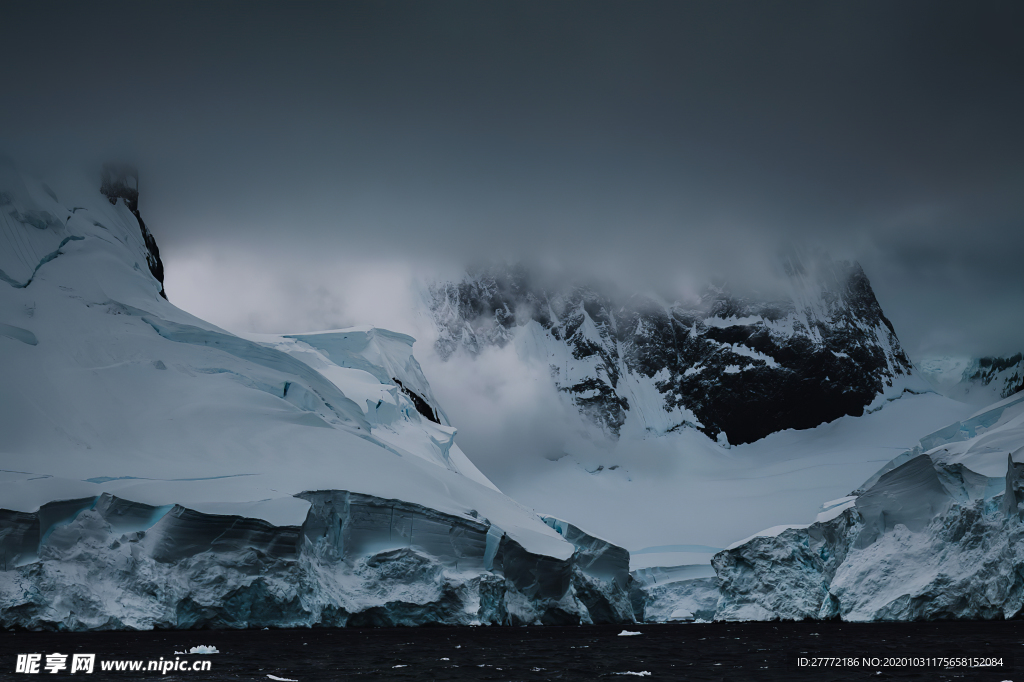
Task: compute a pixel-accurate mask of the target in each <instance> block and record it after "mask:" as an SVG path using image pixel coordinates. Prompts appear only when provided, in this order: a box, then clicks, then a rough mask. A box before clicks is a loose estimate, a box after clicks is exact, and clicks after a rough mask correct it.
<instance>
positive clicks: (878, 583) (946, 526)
mask: <svg viewBox="0 0 1024 682" xmlns="http://www.w3.org/2000/svg"><path fill="white" fill-rule="evenodd" d="M1021 459H1024V395H1020V394H1018V395H1014V396H1011V397H1009V398H1006V399H1004V400H1002V401H1000V402H998V403H995V404H994V405H991V406H989V407H987V408H985V409H983V410H981V411H980V412H977V413H975V414H973V415H971V416H970V417H969V418H967V419H963V420H960V421H957V422H955V423H953V424H951V425H949V426H947V427H946V428H943V429H940V430H939V431H936V432H934V433H932V434H930V435H928V436H925V437H924V438H922V439H921V440H920V443H919V444H918V445H917V446H915V447H914V448H912V449H910V450H908V451H907V452H904V453H902V454H900V455H899V456H897V457H896V458H894V459H893V460H892V461H890V462H889V463H888V464H886V465H885V466H884V467H883V468H882V469H881V470H879V471H878V472H877V473H876V474H875V475H874V476H872V477H871V478H869V479H868V480H867V481H866V482H865V483H864V484H863V485H861V486H860V487H859V488H858V489H857V490H855V491H853V492H852V493H851V494H850V495H849V496H847V497H844V498H840V499H836V500H834V501H832V502H830V503H827V504H826V505H825V507H826V509H825V510H824V511H823V512H822V513H821V514H820V515H819V516H818V519H817V521H816V522H814V523H812V524H810V525H800V526H788V527H787V526H779V527H775V528H771V529H769V530H767V531H765V532H763V533H759V534H757V535H756V536H755V537H752V538H749V539H748V540H746V541H742V542H738V543H735V545H734V546H732V547H730V548H728V549H727V550H726V551H724V552H721V553H720V554H718V555H716V556H715V558H714V561H713V564H714V568H715V571H716V572H717V577H718V580H719V586H720V588H721V599H720V600H719V602H718V605H717V611H716V618H719V619H724V620H763V619H776V618H782V619H803V618H832V617H837V616H838V617H840V618H842V619H844V620H854V621H870V620H923V619H948V618H968V619H990V618H997V619H998V618H1014V617H1019V616H1020V615H1021V613H1022V612H1024V578H1022V575H1024V524H1022V519H1024V507H1022V502H1024V490H1022V486H1024V484H1022V480H1024V463H1021V462H1020V460H1021Z"/></svg>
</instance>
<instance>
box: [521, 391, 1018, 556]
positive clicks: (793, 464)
mask: <svg viewBox="0 0 1024 682" xmlns="http://www.w3.org/2000/svg"><path fill="white" fill-rule="evenodd" d="M971 409H972V408H971V407H969V406H966V405H964V404H963V403H959V402H957V401H954V400H950V399H948V398H944V397H942V396H940V395H937V394H935V393H929V394H924V395H912V394H909V393H905V394H903V396H902V397H900V398H898V399H894V400H891V401H887V402H884V403H883V406H882V409H879V410H877V411H875V412H873V413H871V414H865V415H864V416H862V417H842V418H840V419H837V420H836V421H834V422H831V423H828V424H822V425H820V426H818V427H815V428H813V429H807V430H800V431H797V430H787V431H782V432H778V433H774V434H771V435H769V436H768V437H766V438H764V439H762V440H760V441H757V442H755V443H750V444H746V445H738V446H731V447H730V448H725V447H722V446H721V445H719V444H716V443H715V442H713V441H711V440H710V439H708V438H707V437H706V436H704V435H703V434H702V433H700V432H699V431H697V430H696V429H690V428H686V429H680V430H678V431H677V432H674V433H667V434H663V435H652V434H651V433H650V432H648V431H646V430H645V429H644V428H642V427H641V428H639V429H636V430H635V431H630V422H629V421H627V424H626V425H625V426H624V427H623V436H622V437H621V438H620V439H619V440H618V442H614V443H610V442H608V441H607V440H606V439H602V438H599V437H585V436H580V437H578V438H576V439H575V440H570V441H569V442H568V444H567V447H566V452H565V454H564V456H562V457H561V458H559V459H557V460H554V461H552V460H551V459H546V458H542V457H537V458H536V464H535V465H533V466H534V468H533V470H532V472H531V475H528V476H527V475H524V476H521V477H516V478H511V479H510V480H508V481H505V482H503V484H502V489H503V490H504V491H505V492H506V493H507V494H509V495H511V496H512V497H514V498H515V499H517V500H519V501H520V502H522V503H524V504H526V505H528V506H530V507H533V508H536V509H539V510H542V511H543V512H544V513H548V514H551V515H553V516H557V517H559V518H563V519H567V520H569V521H572V520H573V519H583V520H585V525H586V527H587V529H588V530H589V531H590V532H592V533H593V534H595V535H597V536H599V537H602V538H605V539H607V540H609V541H610V542H613V543H615V544H617V545H620V546H623V547H626V548H627V549H630V550H639V549H642V548H644V547H651V546H656V545H668V544H680V545H683V544H701V545H709V546H711V547H726V546H728V545H730V544H732V543H734V542H735V541H737V540H739V539H741V538H746V537H750V536H752V535H754V534H755V533H758V532H759V531H761V530H762V529H763V528H765V527H770V526H779V525H787V524H794V523H799V522H801V521H803V522H805V523H806V522H807V521H811V520H813V519H814V518H815V516H816V515H817V514H818V513H821V512H822V511H823V510H822V508H821V500H822V499H830V498H833V499H834V498H841V497H845V496H847V495H848V494H849V493H850V492H851V491H852V490H854V489H855V488H856V487H857V486H858V485H860V484H861V483H862V482H863V481H864V480H865V479H866V478H868V477H869V476H870V475H872V474H873V473H874V472H876V471H877V470H878V468H879V467H880V466H882V465H884V464H885V463H886V462H888V461H890V460H891V459H892V458H893V457H894V456H895V455H897V454H899V453H901V452H904V451H906V450H909V449H910V448H912V447H913V446H914V445H915V444H916V443H917V442H918V439H919V438H920V436H921V434H922V433H927V432H929V431H933V430H935V429H937V428H939V427H941V426H945V425H947V424H948V423H950V422H951V421H954V420H958V419H962V418H964V417H966V416H967V415H968V414H969V413H970V411H971ZM632 414H633V411H631V416H632ZM631 434H632V435H631ZM1004 465H1005V462H1004ZM665 554H667V555H671V554H673V552H666V553H665ZM682 554H683V556H678V557H675V558H673V557H671V556H664V557H659V558H658V559H656V560H652V559H650V558H648V556H647V555H646V554H634V555H631V558H630V567H631V569H637V568H645V567H649V566H652V565H678V564H680V563H691V562H696V561H695V560H697V561H700V562H701V563H705V562H707V561H708V560H709V559H710V556H711V554H710V553H709V554H705V555H703V556H689V554H692V553H687V552H684V553H682ZM652 561H656V562H657V563H652ZM668 562H672V563H668Z"/></svg>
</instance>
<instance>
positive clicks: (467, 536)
mask: <svg viewBox="0 0 1024 682" xmlns="http://www.w3.org/2000/svg"><path fill="white" fill-rule="evenodd" d="M98 187H99V182H98V179H97V180H95V181H94V180H93V179H82V180H81V181H77V182H70V183H65V184H64V185H61V186H58V187H56V189H52V188H51V187H49V186H47V185H44V184H42V183H39V182H36V181H33V180H31V179H26V178H24V177H22V176H21V175H20V174H19V173H18V172H17V171H16V170H15V169H13V168H12V167H11V166H10V165H9V164H8V165H7V166H5V167H4V172H3V174H0V204H2V205H0V280H2V282H0V375H2V376H3V377H4V382H3V385H2V387H0V434H2V435H0V469H2V472H0V544H2V567H3V570H2V571H0V610H2V612H3V614H4V615H3V617H2V619H0V620H2V624H3V625H5V626H10V625H14V624H19V625H25V626H29V627H61V628H69V629H75V628H95V627H153V626H169V627H176V626H188V627H191V626H197V625H204V624H205V625H214V626H218V625H228V626H246V625H249V626H253V625H259V624H276V625H295V624H306V625H308V624H310V623H314V622H331V623H337V624H344V623H346V622H363V621H358V618H357V616H358V617H361V618H363V619H364V621H365V622H406V623H416V622H431V621H447V622H534V621H537V622H541V621H543V622H551V621H559V622H561V621H562V620H566V621H568V622H573V621H575V622H578V621H579V620H580V619H582V620H589V619H590V615H589V613H588V610H587V607H586V606H585V605H584V603H583V602H582V601H580V600H579V599H577V598H576V596H575V594H576V593H575V587H574V585H575V582H574V581H576V582H578V580H577V579H576V577H574V576H576V575H577V574H580V571H581V570H582V569H579V567H577V566H576V565H575V563H574V560H573V556H574V553H575V552H576V548H575V547H574V545H573V544H572V543H571V542H569V541H567V540H566V539H564V538H563V537H562V536H560V535H559V534H558V533H557V532H556V531H555V530H553V529H552V528H550V527H549V526H548V525H546V524H545V523H544V522H543V521H542V520H541V519H539V518H538V517H537V516H536V515H535V514H534V513H533V512H531V511H530V510H528V509H526V508H525V507H523V506H521V505H519V504H517V503H516V502H514V501H512V500H511V499H509V498H508V497H506V496H505V495H503V494H501V493H500V492H499V491H498V490H497V489H496V488H495V487H494V485H493V484H491V483H490V481H488V480H487V479H486V478H485V477H484V476H483V475H482V474H481V473H480V472H479V471H478V470H477V469H476V467H474V466H473V465H472V463H471V462H470V461H469V459H468V458H467V457H466V456H465V455H464V454H463V453H462V452H461V450H460V449H459V448H458V446H457V445H456V444H455V443H454V436H455V433H456V430H455V429H454V428H453V427H452V426H451V425H450V424H449V423H448V421H447V417H446V416H445V415H444V411H443V409H441V407H440V406H439V405H438V404H437V403H436V400H435V399H434V397H433V395H432V393H431V391H430V387H429V385H428V384H427V381H426V379H425V377H424V376H423V374H422V372H421V371H420V368H419V365H418V364H417V363H416V361H415V359H414V358H413V356H412V343H413V339H412V338H410V337H407V336H403V335H400V334H394V333H392V332H387V331H384V330H378V329H373V328H359V329H349V330H337V331H332V332H323V333H315V334H298V335H291V336H278V337H252V338H242V337H239V336H235V335H232V334H229V333H227V332H225V331H223V330H221V329H218V328H217V327H215V326H213V325H210V324H208V323H206V322H204V321H203V320H200V319H197V318H195V317H193V316H191V315H189V314H188V313H185V312H183V311H181V310H179V309H177V308H175V307H174V306H173V305H171V304H170V303H169V302H168V301H167V300H166V299H165V298H163V297H162V295H161V292H162V286H161V284H160V282H158V281H157V280H156V279H155V278H154V275H153V262H154V252H153V250H152V249H151V248H150V247H149V245H148V244H147V239H146V237H147V236H148V232H146V231H144V230H143V229H142V225H141V224H140V219H139V217H138V215H137V205H133V206H132V207H129V206H128V205H126V203H128V202H127V201H126V199H125V198H124V197H122V196H114V197H113V202H114V203H111V201H110V200H108V198H107V197H105V196H103V195H101V194H100V193H99V192H98V191H97V188H98ZM132 208H135V209H136V210H135V211H133V210H131V209H132ZM149 241H152V238H151V237H150V238H149ZM154 244H155V242H154ZM170 293H171V296H172V297H173V292H170ZM583 573H585V571H584V572H583ZM601 584H602V585H603V583H601ZM156 585H158V586H159V589H157V588H156V587H154V586H156ZM606 587H607V586H606ZM593 589H596V588H593ZM602 589H603V588H602ZM607 589H608V591H609V593H611V592H615V591H616V590H618V589H619V588H617V587H615V586H610V587H607ZM232 600H235V601H232ZM236 602H237V603H236ZM261 604H262V606H260V605H261ZM396 604H397V605H399V606H394V605H396ZM359 614H363V615H362V616H359ZM354 619H355V620H354Z"/></svg>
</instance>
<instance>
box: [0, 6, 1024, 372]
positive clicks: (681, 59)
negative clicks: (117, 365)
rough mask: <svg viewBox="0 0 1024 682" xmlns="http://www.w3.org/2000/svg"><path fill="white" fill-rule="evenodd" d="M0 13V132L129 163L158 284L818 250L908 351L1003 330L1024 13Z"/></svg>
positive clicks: (1013, 338)
mask: <svg viewBox="0 0 1024 682" xmlns="http://www.w3.org/2000/svg"><path fill="white" fill-rule="evenodd" d="M3 23H4V28H3V31H2V33H3V39H2V41H0V56H2V63H3V64H5V73H4V82H3V86H2V92H3V98H4V105H3V107H2V108H0V142H2V146H4V147H6V148H7V149H8V150H10V151H11V152H12V153H14V154H15V155H19V154H21V155H22V156H26V155H27V156H32V157H33V158H42V157H44V156H46V155H47V154H48V155H49V156H50V157H52V158H61V157H68V156H70V157H73V158H76V159H85V160H87V163H89V164H93V163H96V161H95V159H98V158H102V157H107V156H111V155H116V156H121V157H129V158H131V159H134V160H135V161H136V162H137V163H139V164H140V165H141V166H142V169H143V170H142V173H143V175H142V177H143V197H142V209H143V211H144V213H145V214H146V216H147V222H148V223H150V224H151V225H152V227H153V229H154V230H155V232H156V234H157V237H158V239H159V240H160V242H161V245H162V247H163V249H164V252H165V253H166V254H167V260H168V269H169V272H173V271H174V268H175V259H176V258H177V259H179V260H184V259H185V258H186V257H188V256H189V254H195V253H199V252H204V253H207V254H209V253H218V252H233V253H236V254H238V253H246V254H249V255H250V256H251V257H252V258H253V259H254V260H253V267H254V268H256V267H264V266H266V264H267V263H277V264H278V265H281V266H286V267H290V268H301V265H300V264H301V263H303V262H304V261H306V260H308V259H311V258H317V259H320V260H332V259H333V261H334V262H337V263H338V264H345V263H349V262H351V261H352V260H353V259H355V260H359V259H360V258H365V257H366V254H374V253H376V254H389V257H391V258H393V259H397V261H404V262H412V261H415V262H418V263H419V264H420V265H422V264H424V263H431V262H436V263H442V262H443V263H444V264H445V266H446V267H451V266H453V264H454V265H457V264H460V263H463V262H466V261H468V260H471V259H475V258H481V257H491V258H519V257H523V256H532V257H536V258H540V259H542V260H543V259H545V258H546V259H548V260H549V261H553V262H556V263H558V264H559V267H563V268H566V269H569V270H576V271H583V272H586V271H595V270H596V271H599V272H601V273H604V274H609V275H611V276H617V277H622V278H628V279H630V280H631V281H634V282H636V283H637V284H638V285H643V286H665V285H666V283H668V284H670V285H671V284H674V282H675V278H677V277H681V276H682V275H680V273H684V274H685V273H691V274H692V275H693V276H698V275H699V276H701V277H702V276H705V275H706V274H707V273H709V272H712V271H719V270H724V271H726V272H729V273H732V274H733V275H734V276H740V274H742V273H748V274H749V273H750V272H754V273H760V272H761V269H760V268H761V267H762V266H758V265H757V263H759V262H763V260H764V254H765V253H766V252H767V253H771V252H774V251H775V250H776V249H777V248H778V247H779V246H780V245H781V244H782V243H784V242H786V241H789V240H796V241H798V242H803V241H813V242H816V243H819V244H823V245H824V246H826V248H828V249H830V250H831V251H832V252H833V253H834V255H839V256H853V257H857V258H860V259H861V260H862V262H863V263H864V265H865V267H866V269H867V270H868V274H869V275H870V276H871V277H872V279H873V281H874V283H875V285H876V289H877V291H878V294H879V297H880V299H881V300H882V303H883V306H885V308H886V310H887V311H888V312H889V313H890V316H891V317H893V319H894V323H895V324H896V326H897V331H898V332H899V333H900V336H901V337H902V338H903V339H904V340H905V341H906V342H908V345H909V346H911V348H912V349H913V348H920V349H926V348H927V349H932V350H935V349H939V350H943V349H945V350H956V349H957V348H966V347H970V351H969V352H1005V351H1007V350H1010V349H1011V348H1013V347H1019V346H1021V345H1024V320H1022V317H1024V316H1022V315H1021V314H1020V311H1021V310H1022V309H1024V285H1022V279H1021V277H1020V276H1019V275H1017V274H1016V273H1017V271H1018V268H1019V260H1020V254H1022V253H1024V230H1022V229H1021V228H1022V227H1024V225H1022V222H1024V191H1022V189H1024V130H1022V126H1021V121H1024V41H1021V40H1020V35H1021V30H1022V29H1024V6H1022V5H1021V4H1020V3H1009V2H1007V3H996V2H989V3H937V2H884V3H864V2H857V3H853V2H849V3H843V2H834V3H820V2H778V3H766V2H734V3H712V2H705V3H683V2H671V3H655V2H643V3H637V2H616V3H595V2H587V3H571V2H559V3H550V2H514V3H500V2H490V3H470V2H465V3H436V2H435V3H250V2H246V3H226V2H221V3H196V4H190V3H180V2H175V3H165V4H153V3H150V4H146V5H141V6H140V5H131V4H100V3H88V4H71V3H66V4H27V3H26V4H13V3H8V4H7V5H6V6H5V9H4V22H3ZM44 152H46V154H44ZM257 261H258V263H257ZM339 267H342V265H339ZM754 279H757V277H754ZM308 288H309V287H307V288H306V289H303V287H301V286H300V287H298V288H297V289H296V291H306V290H307V289H308ZM170 293H171V295H172V299H173V298H174V292H173V291H171V292H170ZM951 309H952V310H956V314H955V315H952V314H951V313H950V312H949V311H950V310H951ZM965 329H966V330H968V331H965ZM943 339H945V340H943ZM1015 344H1016V345H1015Z"/></svg>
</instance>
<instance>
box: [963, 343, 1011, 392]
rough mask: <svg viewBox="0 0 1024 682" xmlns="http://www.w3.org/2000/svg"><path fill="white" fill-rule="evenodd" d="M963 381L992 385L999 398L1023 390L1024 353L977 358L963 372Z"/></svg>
mask: <svg viewBox="0 0 1024 682" xmlns="http://www.w3.org/2000/svg"><path fill="white" fill-rule="evenodd" d="M964 381H966V382H969V383H971V384H977V385H981V386H990V385H991V386H994V387H995V388H996V390H997V391H998V393H997V396H998V397H999V398H1009V397H1010V396H1011V395H1013V394H1014V393H1018V392H1020V391H1024V353H1017V354H1016V355H1013V356H1010V357H1008V358H978V359H977V360H976V361H975V362H974V364H973V365H972V366H971V367H970V368H969V369H968V370H967V371H966V372H964Z"/></svg>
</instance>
